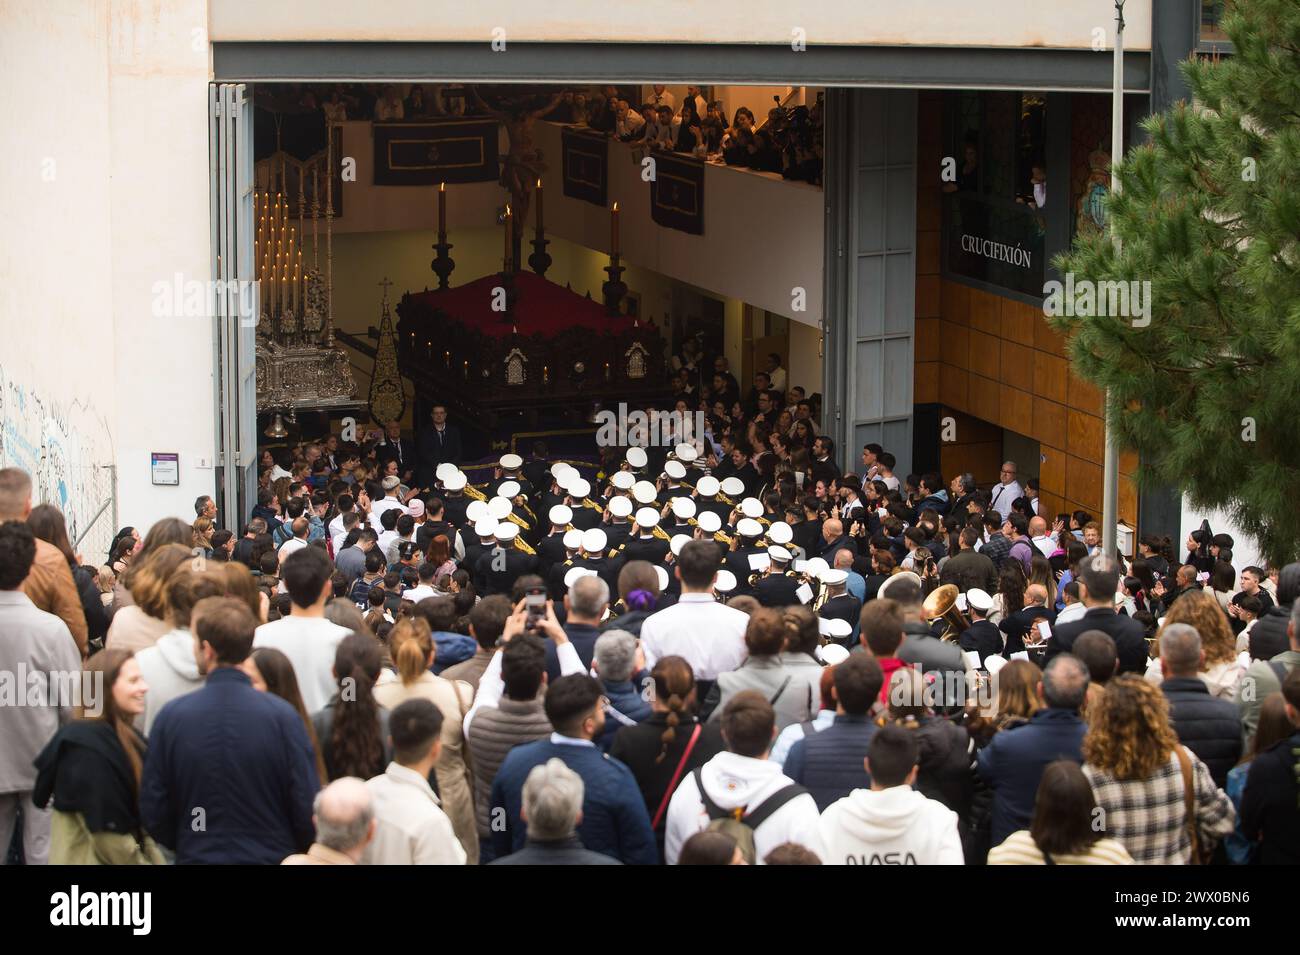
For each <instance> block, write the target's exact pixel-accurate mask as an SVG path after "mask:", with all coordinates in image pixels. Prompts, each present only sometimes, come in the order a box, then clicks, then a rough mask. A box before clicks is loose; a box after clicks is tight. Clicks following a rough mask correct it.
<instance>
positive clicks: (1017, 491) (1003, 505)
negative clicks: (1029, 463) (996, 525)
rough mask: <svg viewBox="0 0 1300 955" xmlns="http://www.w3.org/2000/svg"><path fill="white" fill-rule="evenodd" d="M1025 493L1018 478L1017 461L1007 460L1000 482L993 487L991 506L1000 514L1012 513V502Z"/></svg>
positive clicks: (999, 478) (1003, 466) (1000, 475)
mask: <svg viewBox="0 0 1300 955" xmlns="http://www.w3.org/2000/svg"><path fill="white" fill-rule="evenodd" d="M1024 493H1025V492H1024V490H1023V489H1022V488H1021V486H1020V482H1019V481H1017V480H1016V462H1015V461H1006V462H1004V463H1003V465H1002V471H1001V473H1000V474H999V477H998V483H997V484H996V485H994V487H993V499H992V501H991V502H990V503H989V507H991V508H993V510H995V511H997V512H998V513H999V514H1010V513H1011V502H1012V501H1014V500H1016V499H1017V498H1020V497H1023V496H1024Z"/></svg>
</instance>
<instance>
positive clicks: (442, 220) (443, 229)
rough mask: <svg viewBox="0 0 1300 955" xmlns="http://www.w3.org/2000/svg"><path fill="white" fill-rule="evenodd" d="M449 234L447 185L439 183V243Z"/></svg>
mask: <svg viewBox="0 0 1300 955" xmlns="http://www.w3.org/2000/svg"><path fill="white" fill-rule="evenodd" d="M446 234H447V184H446V183H445V182H440V183H438V241H439V242H441V241H442V240H443V237H444V236H446Z"/></svg>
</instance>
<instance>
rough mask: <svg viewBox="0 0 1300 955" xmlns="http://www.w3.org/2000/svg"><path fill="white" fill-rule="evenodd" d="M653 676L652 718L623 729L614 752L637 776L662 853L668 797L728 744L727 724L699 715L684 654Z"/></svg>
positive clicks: (666, 660) (665, 660)
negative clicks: (724, 738)
mask: <svg viewBox="0 0 1300 955" xmlns="http://www.w3.org/2000/svg"><path fill="white" fill-rule="evenodd" d="M650 676H651V679H652V680H653V681H654V686H653V696H652V698H651V700H650V707H651V710H652V711H653V712H652V713H651V715H650V718H649V719H647V720H646V721H645V722H643V723H638V724H637V725H636V726H625V727H624V728H623V729H621V730H619V732H618V734H617V735H616V736H615V737H614V742H613V743H612V744H611V746H610V750H609V754H610V755H611V756H613V757H614V758H615V759H618V760H621V761H622V762H623V763H624V764H626V765H627V768H628V769H630V770H632V775H633V776H635V777H636V782H637V786H638V787H639V788H640V790H641V796H642V798H643V799H644V800H645V805H646V810H647V811H648V812H649V813H650V821H651V823H652V824H653V826H654V831H655V839H656V840H657V842H658V845H659V851H660V853H662V852H663V843H664V821H665V819H666V818H667V815H668V800H669V798H670V797H671V796H672V794H673V791H674V790H675V789H676V788H677V784H678V783H680V782H681V780H682V779H683V778H684V777H685V776H686V775H687V774H688V773H690V772H691V771H692V770H694V769H696V768H697V767H699V766H703V765H704V764H705V763H707V762H708V761H709V760H710V759H712V758H713V757H714V756H716V755H717V754H718V753H721V752H723V750H725V749H726V747H725V746H724V745H723V742H722V727H721V726H720V725H719V724H718V723H716V722H714V723H701V722H700V721H699V718H698V717H697V716H696V713H695V709H696V699H695V674H694V673H693V672H692V671H691V665H690V664H689V663H687V662H686V660H685V659H684V658H682V657H678V656H668V657H663V658H661V659H660V660H658V661H657V662H656V663H655V665H654V669H653V670H651V671H650Z"/></svg>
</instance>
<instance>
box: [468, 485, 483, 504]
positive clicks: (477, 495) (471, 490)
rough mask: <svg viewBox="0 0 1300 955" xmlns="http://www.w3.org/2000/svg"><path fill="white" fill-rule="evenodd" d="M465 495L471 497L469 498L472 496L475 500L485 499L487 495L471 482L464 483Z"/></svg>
mask: <svg viewBox="0 0 1300 955" xmlns="http://www.w3.org/2000/svg"><path fill="white" fill-rule="evenodd" d="M465 496H466V497H471V498H473V499H474V500H476V501H486V500H487V495H486V494H484V493H483V492H482V491H480V490H479V489H478V488H476V487H475V486H474V485H473V484H466V485H465Z"/></svg>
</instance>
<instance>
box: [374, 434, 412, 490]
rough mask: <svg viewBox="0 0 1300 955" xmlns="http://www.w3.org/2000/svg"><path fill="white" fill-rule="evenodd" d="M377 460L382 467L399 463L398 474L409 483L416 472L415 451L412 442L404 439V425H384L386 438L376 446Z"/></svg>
mask: <svg viewBox="0 0 1300 955" xmlns="http://www.w3.org/2000/svg"><path fill="white" fill-rule="evenodd" d="M375 460H376V461H378V462H379V464H380V465H381V471H382V465H384V464H387V463H388V462H389V461H396V462H397V473H398V474H399V475H400V476H401V477H402V479H403V480H404V481H409V480H410V479H411V477H412V475H413V474H414V471H415V449H414V448H413V447H411V442H410V441H407V440H403V439H402V423H401V422H400V421H390V422H388V424H386V425H384V438H383V440H382V441H380V442H379V444H377V445H376V446H375Z"/></svg>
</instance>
